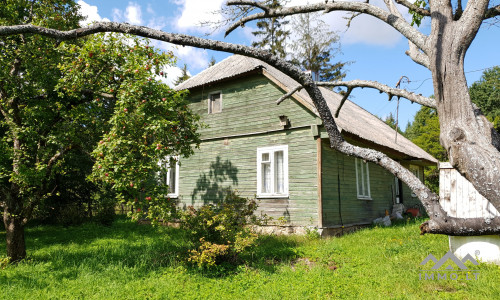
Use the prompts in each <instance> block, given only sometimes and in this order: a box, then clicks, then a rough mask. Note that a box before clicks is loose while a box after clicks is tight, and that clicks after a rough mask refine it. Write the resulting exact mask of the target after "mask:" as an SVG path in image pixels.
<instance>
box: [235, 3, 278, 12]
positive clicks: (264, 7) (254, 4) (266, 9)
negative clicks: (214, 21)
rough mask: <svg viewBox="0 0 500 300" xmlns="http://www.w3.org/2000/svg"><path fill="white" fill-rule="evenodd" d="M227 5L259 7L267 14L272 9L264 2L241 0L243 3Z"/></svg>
mask: <svg viewBox="0 0 500 300" xmlns="http://www.w3.org/2000/svg"><path fill="white" fill-rule="evenodd" d="M236 2H237V3H236ZM226 5H228V6H233V5H248V6H255V7H258V8H260V9H262V10H263V11H265V12H268V11H269V9H270V8H269V6H267V5H265V4H263V3H262V2H257V1H245V0H241V1H227V3H226Z"/></svg>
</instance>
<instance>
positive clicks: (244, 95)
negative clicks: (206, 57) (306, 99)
mask: <svg viewBox="0 0 500 300" xmlns="http://www.w3.org/2000/svg"><path fill="white" fill-rule="evenodd" d="M215 91H222V112H221V113H214V114H210V115H209V114H208V102H207V101H208V96H209V94H210V93H212V92H215ZM282 95H283V92H282V90H281V89H279V88H278V87H276V86H275V85H274V84H272V83H271V82H270V81H269V79H267V78H265V77H264V76H263V75H251V76H248V77H244V78H240V79H235V80H232V81H230V82H228V83H225V84H219V85H216V86H211V87H204V88H198V89H197V90H195V91H193V92H192V93H191V95H190V96H189V99H190V101H191V103H192V104H191V105H190V107H191V109H192V110H193V111H194V112H195V113H197V114H199V115H200V116H201V118H202V121H203V122H204V123H205V124H207V125H208V126H209V127H208V128H205V129H201V130H200V133H201V134H202V138H203V139H209V138H213V137H220V136H227V135H235V134H245V133H252V132H261V131H270V130H277V129H281V128H282V127H281V126H280V123H279V118H278V117H279V116H280V115H286V116H288V118H289V119H290V126H291V127H297V126H304V125H306V126H307V125H311V124H315V118H316V116H315V115H314V114H312V113H311V112H310V111H309V110H307V109H306V108H304V107H303V106H302V105H300V104H299V103H298V102H297V101H296V100H293V99H292V98H289V99H287V100H285V101H284V102H282V103H281V104H280V105H276V103H275V102H276V100H278V99H279V98H280V97H281V96H282Z"/></svg>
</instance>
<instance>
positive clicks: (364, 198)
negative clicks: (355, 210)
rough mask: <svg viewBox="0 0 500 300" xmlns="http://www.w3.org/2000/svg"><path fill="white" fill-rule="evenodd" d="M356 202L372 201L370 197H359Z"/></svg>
mask: <svg viewBox="0 0 500 300" xmlns="http://www.w3.org/2000/svg"><path fill="white" fill-rule="evenodd" d="M358 200H370V201H371V200H373V199H372V197H360V196H358Z"/></svg>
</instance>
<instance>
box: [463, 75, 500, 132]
mask: <svg viewBox="0 0 500 300" xmlns="http://www.w3.org/2000/svg"><path fill="white" fill-rule="evenodd" d="M469 93H470V97H471V101H472V102H474V103H475V104H476V105H477V106H479V108H481V110H482V112H483V113H484V114H485V116H486V117H487V118H488V119H489V120H490V121H491V122H492V123H493V126H494V127H495V129H496V130H497V131H498V132H500V66H494V67H492V68H491V69H487V70H485V71H484V72H483V75H482V76H481V79H479V80H478V81H476V82H474V83H473V84H472V85H471V87H470V88H469Z"/></svg>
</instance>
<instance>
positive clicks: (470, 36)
mask: <svg viewBox="0 0 500 300" xmlns="http://www.w3.org/2000/svg"><path fill="white" fill-rule="evenodd" d="M488 3H489V0H470V1H468V2H467V6H466V7H465V10H464V12H463V13H462V17H461V18H460V22H461V24H460V25H461V26H462V28H463V30H461V31H457V32H456V34H457V37H456V39H457V42H458V43H460V44H459V45H460V48H462V49H463V51H464V52H465V51H467V49H468V48H469V46H470V44H471V43H472V41H473V40H474V38H475V37H476V34H477V32H478V31H479V28H480V26H481V23H482V22H483V20H482V19H481V18H477V16H476V15H477V12H478V11H484V12H485V13H486V11H487V9H488Z"/></svg>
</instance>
